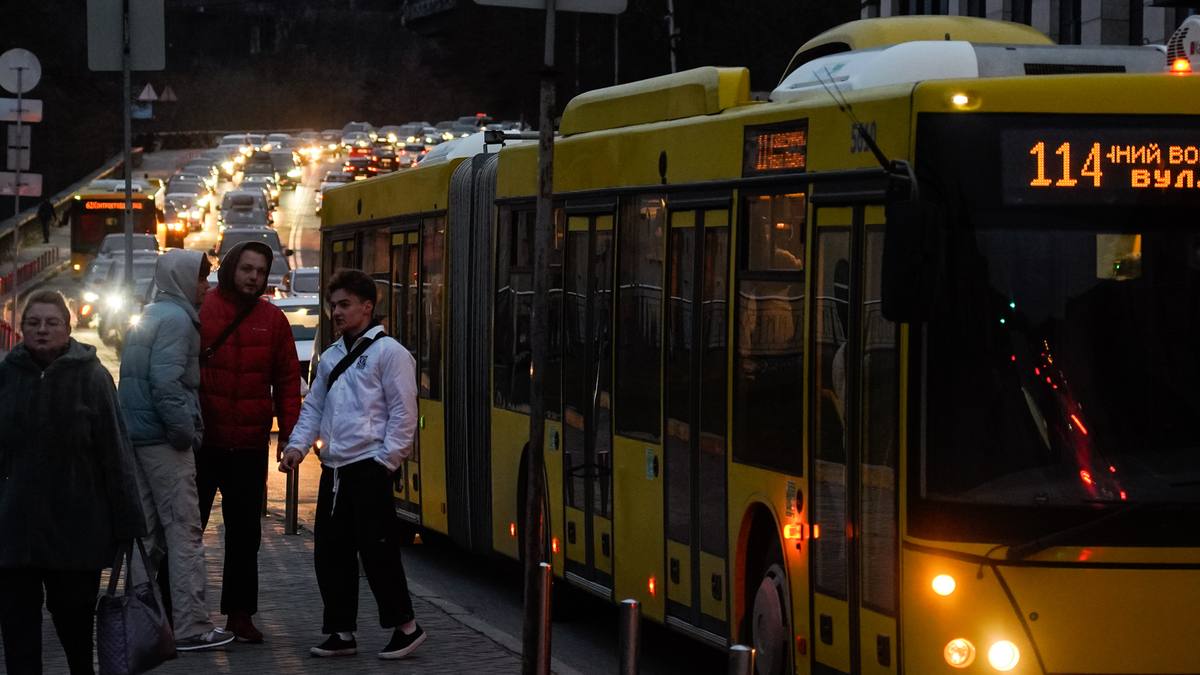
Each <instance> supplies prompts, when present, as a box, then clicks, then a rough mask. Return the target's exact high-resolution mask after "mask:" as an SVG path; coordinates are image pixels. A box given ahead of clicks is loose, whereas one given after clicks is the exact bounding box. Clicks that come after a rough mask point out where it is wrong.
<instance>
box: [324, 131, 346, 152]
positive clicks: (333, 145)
mask: <svg viewBox="0 0 1200 675" xmlns="http://www.w3.org/2000/svg"><path fill="white" fill-rule="evenodd" d="M321 143H322V144H324V146H325V152H326V153H328V154H331V155H336V154H337V152H338V150H340V149H341V147H342V132H341V131H339V130H337V129H326V130H324V131H322V132H321Z"/></svg>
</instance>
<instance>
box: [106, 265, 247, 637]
mask: <svg viewBox="0 0 1200 675" xmlns="http://www.w3.org/2000/svg"><path fill="white" fill-rule="evenodd" d="M210 268H211V265H210V264H209V262H208V257H207V256H205V255H204V254H203V253H201V252H199V251H184V250H178V249H175V250H171V251H167V252H166V253H164V254H163V255H162V256H160V257H159V259H158V264H157V266H156V268H155V270H154V282H155V283H156V284H157V285H158V294H157V295H156V296H155V297H154V302H152V303H150V304H149V305H147V306H146V309H145V310H144V311H143V312H142V319H141V321H139V322H138V325H137V326H136V327H134V328H133V329H132V330H131V331H130V332H129V335H128V336H127V337H126V340H125V348H124V350H123V351H122V352H121V381H120V386H119V387H118V395H119V398H120V401H121V408H122V410H123V412H124V415H125V421H126V424H127V426H128V428H129V436H130V440H132V441H133V446H134V455H135V456H136V458H137V461H136V462H135V468H136V476H137V485H138V491H139V493H140V494H141V501H142V511H143V512H144V513H145V515H146V529H147V530H148V531H149V533H150V541H151V544H152V546H151V551H152V553H151V562H152V564H153V569H159V567H160V563H161V561H162V559H163V557H164V555H165V557H166V560H167V567H168V569H170V575H169V576H170V597H171V609H172V615H173V618H174V621H173V624H174V629H175V647H176V649H178V650H180V651H192V650H197V649H208V648H211V647H217V646H220V645H223V644H228V643H229V642H232V641H233V635H232V634H229V633H226V632H225V631H222V630H220V629H218V628H216V627H214V626H213V623H212V621H211V620H210V619H209V616H208V606H207V605H206V604H205V600H204V591H205V580H206V578H207V577H206V572H205V565H204V543H203V535H204V530H203V529H202V527H201V525H200V506H199V498H198V496H197V492H196V457H195V453H194V452H193V451H194V450H195V449H196V448H198V447H199V446H200V441H201V439H202V437H203V433H204V423H203V421H202V419H201V417H200V398H199V388H200V364H199V358H200V330H199V324H200V315H199V313H198V312H197V310H196V305H198V304H199V303H200V301H201V300H202V299H203V297H204V294H205V293H206V292H207V291H208V272H209V269H210ZM164 551H165V553H164Z"/></svg>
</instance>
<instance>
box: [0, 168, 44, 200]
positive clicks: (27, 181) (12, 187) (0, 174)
mask: <svg viewBox="0 0 1200 675" xmlns="http://www.w3.org/2000/svg"><path fill="white" fill-rule="evenodd" d="M16 185H17V174H15V173H13V172H11V171H0V195H6V196H10V197H11V196H13V195H14V194H15V193H16V192H17V188H16ZM21 196H22V197H41V196H42V174H40V173H22V174H21Z"/></svg>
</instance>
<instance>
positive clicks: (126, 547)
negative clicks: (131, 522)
mask: <svg viewBox="0 0 1200 675" xmlns="http://www.w3.org/2000/svg"><path fill="white" fill-rule="evenodd" d="M133 542H136V543H137V549H138V552H139V553H141V556H142V564H143V566H144V568H145V569H146V570H150V569H151V567H150V558H149V556H147V555H146V548H145V546H144V545H143V544H142V540H141V539H134V540H133ZM133 542H130V543H126V544H123V545H122V546H120V547H119V548H118V549H117V559H116V560H114V561H113V568H112V576H110V577H109V579H108V591H107V592H106V593H105V594H104V595H102V596H100V599H99V600H98V601H97V602H96V656H97V660H98V661H99V664H100V675H137V673H144V672H146V671H148V670H150V669H151V668H154V667H156V666H158V665H159V664H161V663H162V662H163V661H168V660H170V659H173V658H175V656H176V654H175V634H174V633H172V632H171V625H170V623H169V622H168V620H167V615H166V612H165V611H164V610H163V604H162V600H161V599H160V598H159V597H158V586H157V585H156V584H155V583H154V582H152V581H151V580H149V579H147V580H146V581H144V582H142V583H139V584H134V583H133V582H132V580H133ZM126 561H128V565H127V567H128V569H127V571H126V573H125V592H124V593H123V594H122V595H117V582H118V580H119V579H120V577H121V567H122V565H123V563H125V562H126Z"/></svg>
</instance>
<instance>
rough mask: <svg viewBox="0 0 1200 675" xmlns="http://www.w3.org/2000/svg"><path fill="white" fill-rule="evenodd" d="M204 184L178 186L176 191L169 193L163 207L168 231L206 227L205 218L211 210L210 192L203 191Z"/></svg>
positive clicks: (193, 229) (196, 229)
mask: <svg viewBox="0 0 1200 675" xmlns="http://www.w3.org/2000/svg"><path fill="white" fill-rule="evenodd" d="M200 187H202V186H198V185H186V186H183V185H181V186H177V188H176V191H175V192H168V193H167V205H166V208H164V209H163V219H164V220H165V222H166V225H167V232H168V233H170V232H175V231H183V232H185V233H187V232H198V231H200V230H202V229H204V218H205V216H206V215H207V214H208V210H209V196H210V195H209V194H208V193H207V192H201V191H200V190H199V189H195V188H200ZM186 188H193V189H186Z"/></svg>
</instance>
